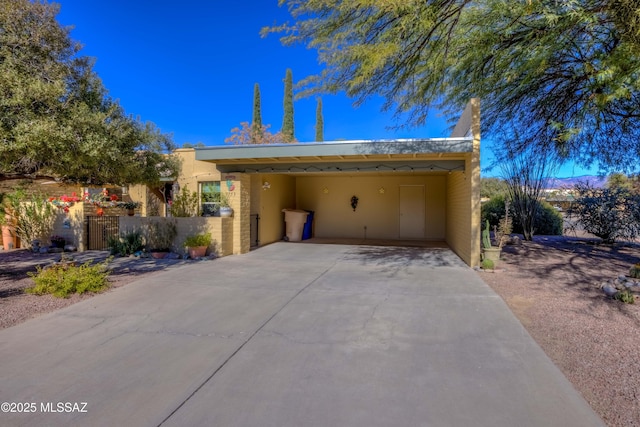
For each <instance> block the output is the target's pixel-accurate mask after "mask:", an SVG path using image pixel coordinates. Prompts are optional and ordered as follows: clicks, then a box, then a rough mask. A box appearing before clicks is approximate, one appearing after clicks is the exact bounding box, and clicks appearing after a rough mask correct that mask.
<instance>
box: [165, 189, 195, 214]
mask: <svg viewBox="0 0 640 427" xmlns="http://www.w3.org/2000/svg"><path fill="white" fill-rule="evenodd" d="M169 210H170V212H171V216H173V217H193V216H200V202H199V200H198V193H197V192H195V191H189V188H188V186H186V185H185V186H184V187H182V188H181V189H180V192H179V193H178V194H177V195H175V196H174V198H173V200H172V201H171V208H170V209H169Z"/></svg>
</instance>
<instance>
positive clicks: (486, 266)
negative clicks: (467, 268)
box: [481, 258, 495, 270]
mask: <svg viewBox="0 0 640 427" xmlns="http://www.w3.org/2000/svg"><path fill="white" fill-rule="evenodd" d="M481 267H482V269H483V270H493V269H494V268H495V263H494V262H493V260H490V259H488V258H485V259H483V260H482V264H481Z"/></svg>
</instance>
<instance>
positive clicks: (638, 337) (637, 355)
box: [478, 237, 640, 427]
mask: <svg viewBox="0 0 640 427" xmlns="http://www.w3.org/2000/svg"><path fill="white" fill-rule="evenodd" d="M639 261H640V247H639V246H638V245H637V244H634V245H627V246H620V245H616V246H607V245H597V244H595V241H594V240H589V239H577V238H552V237H537V238H535V239H534V241H533V242H525V243H524V244H523V245H522V246H507V247H505V248H503V254H502V262H501V264H500V268H501V270H502V271H499V272H496V273H487V272H482V271H480V272H478V274H479V275H480V277H481V278H482V279H483V280H484V281H485V282H486V283H487V284H489V286H491V287H492V288H493V290H494V291H495V292H496V293H498V294H499V295H500V296H501V297H502V298H503V299H504V301H505V302H506V303H507V305H508V306H509V308H510V309H511V310H512V312H513V313H514V314H515V315H516V316H517V317H518V319H519V320H520V322H521V323H522V324H523V325H524V326H525V328H526V329H527V330H528V331H529V333H530V334H531V336H532V337H533V338H534V339H535V340H536V341H537V342H538V344H539V345H540V346H541V347H542V348H543V349H544V351H545V352H546V353H547V355H548V356H549V357H550V358H551V359H552V360H553V362H554V363H555V364H556V365H557V366H558V367H559V368H560V369H561V370H562V372H563V373H564V374H565V376H566V377H567V378H568V379H569V381H571V383H573V385H574V387H575V388H576V389H577V390H578V391H579V392H580V393H582V395H583V396H584V397H585V399H586V400H587V401H588V402H589V404H590V405H591V406H592V407H593V409H594V410H595V411H596V412H597V413H598V414H599V415H600V416H601V417H602V419H603V420H604V422H605V423H606V424H607V425H608V426H616V427H618V426H619V427H622V426H625V427H630V426H640V299H638V298H637V297H636V303H635V304H633V305H631V304H623V303H621V302H619V301H616V300H612V299H608V298H606V297H605V296H604V293H603V292H602V290H601V289H600V287H599V285H600V284H601V283H602V281H604V280H608V279H615V278H617V277H618V276H619V275H625V274H627V273H628V272H629V269H630V267H631V266H632V265H633V264H635V263H636V262H639Z"/></svg>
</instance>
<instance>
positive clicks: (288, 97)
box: [281, 68, 295, 142]
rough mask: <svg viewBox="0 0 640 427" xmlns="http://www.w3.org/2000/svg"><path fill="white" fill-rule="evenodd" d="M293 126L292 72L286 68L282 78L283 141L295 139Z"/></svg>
mask: <svg viewBox="0 0 640 427" xmlns="http://www.w3.org/2000/svg"><path fill="white" fill-rule="evenodd" d="M293 127H294V125H293V73H292V72H291V69H290V68H287V74H286V75H285V78H284V116H283V118H282V131H281V132H282V138H283V140H284V142H293V141H294V140H295V136H294V131H293Z"/></svg>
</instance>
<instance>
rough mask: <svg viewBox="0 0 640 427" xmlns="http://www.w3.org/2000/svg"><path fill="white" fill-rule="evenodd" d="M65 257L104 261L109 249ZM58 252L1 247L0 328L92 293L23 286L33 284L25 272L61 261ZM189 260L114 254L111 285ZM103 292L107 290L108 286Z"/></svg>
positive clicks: (121, 284) (76, 259)
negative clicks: (64, 294)
mask: <svg viewBox="0 0 640 427" xmlns="http://www.w3.org/2000/svg"><path fill="white" fill-rule="evenodd" d="M64 256H65V258H69V257H72V258H73V259H74V260H75V261H76V262H77V263H84V262H87V261H89V260H91V261H93V262H101V261H104V260H105V259H106V258H107V257H108V256H109V253H108V252H106V251H86V252H78V253H65V254H64ZM60 258H61V254H36V253H32V252H30V251H28V250H26V249H23V250H20V249H18V250H13V251H0V329H3V328H8V327H9V326H13V325H15V324H17V323H20V322H24V321H25V320H28V319H30V318H32V317H36V316H38V315H40V314H43V313H48V312H50V311H54V310H58V309H60V308H62V307H66V306H68V305H71V304H75V303H76V302H78V301H81V300H83V299H87V298H91V297H92V296H93V295H91V294H87V295H72V296H70V297H69V298H66V299H65V298H55V297H53V296H51V295H42V296H37V295H30V294H26V293H24V289H25V288H27V287H31V286H33V285H34V283H33V280H32V279H31V278H30V277H29V276H27V272H33V271H36V267H37V266H46V265H48V264H51V263H53V262H57V261H60ZM188 262H197V261H189V260H168V259H161V260H157V259H153V258H145V259H138V258H114V259H113V260H112V261H111V262H110V264H109V268H110V269H111V274H110V275H109V282H110V288H109V289H114V288H118V287H120V286H123V285H125V284H128V283H131V282H132V281H134V280H136V279H138V278H141V277H148V276H151V275H154V274H158V273H159V272H161V271H163V270H166V269H167V268H170V267H174V266H179V265H183V264H185V263H188ZM106 292H109V290H107V291H106Z"/></svg>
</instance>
